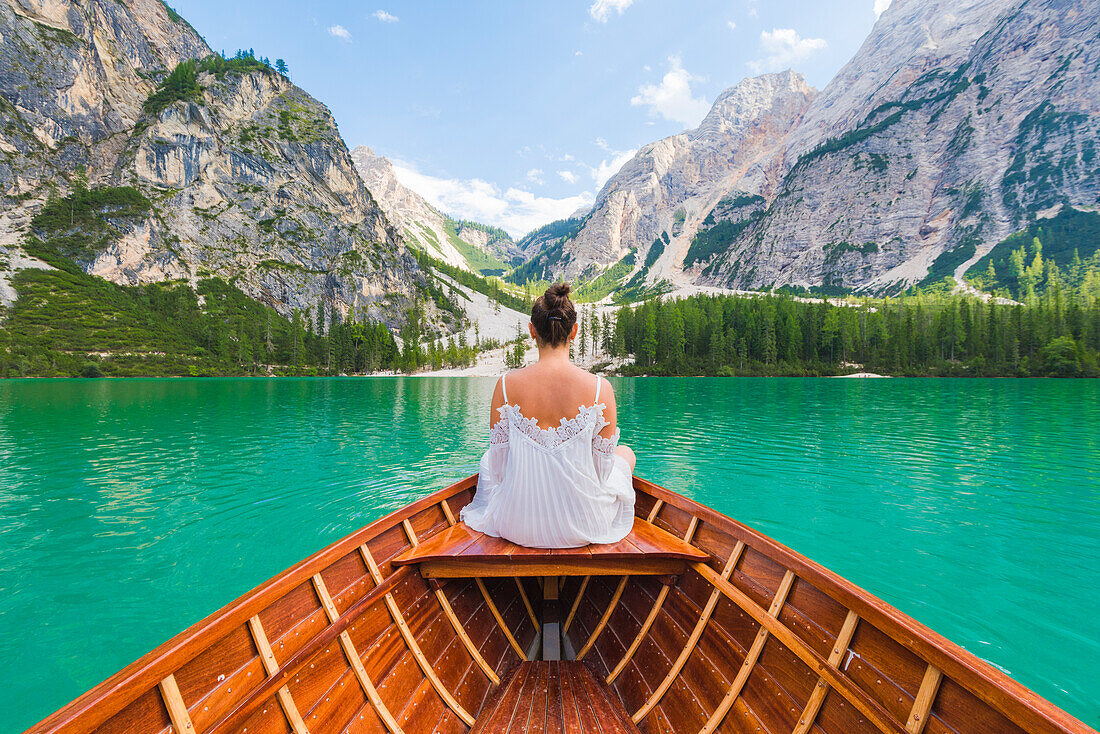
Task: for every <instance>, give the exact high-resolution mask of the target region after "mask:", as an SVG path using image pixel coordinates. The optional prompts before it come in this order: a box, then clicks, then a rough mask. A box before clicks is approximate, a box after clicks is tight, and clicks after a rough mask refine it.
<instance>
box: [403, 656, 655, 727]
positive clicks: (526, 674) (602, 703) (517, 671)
mask: <svg viewBox="0 0 1100 734" xmlns="http://www.w3.org/2000/svg"><path fill="white" fill-rule="evenodd" d="M425 731H427V729H425ZM470 732H471V734H526V733H528V732H529V733H530V734H543V732H578V733H584V734H637V733H638V729H637V727H636V726H634V724H633V722H631V721H630V717H629V716H628V715H627V713H626V710H625V709H624V708H623V707H622V704H621V703H620V702H619V701H618V699H617V698H616V697H615V694H614V693H613V692H612V691H611V690H610V689H608V688H607V686H605V685H604V684H602V683H600V682H599V680H597V679H596V677H595V676H594V675H592V671H591V670H589V669H588V667H587V666H585V665H584V664H582V663H579V662H577V661H569V662H564V661H561V662H559V661H537V662H524V663H520V664H519V665H517V666H516V667H515V668H514V669H513V671H512V672H511V673H510V674H509V675H508V676H507V677H506V678H505V679H504V680H503V681H502V682H501V685H500V688H499V690H498V692H497V693H496V694H495V695H494V697H493V699H492V701H491V703H490V704H489V705H487V706H486V707H485V709H484V710H483V711H482V713H481V715H480V716H478V718H477V721H476V722H475V723H474V725H473V727H472V728H471V729H470Z"/></svg>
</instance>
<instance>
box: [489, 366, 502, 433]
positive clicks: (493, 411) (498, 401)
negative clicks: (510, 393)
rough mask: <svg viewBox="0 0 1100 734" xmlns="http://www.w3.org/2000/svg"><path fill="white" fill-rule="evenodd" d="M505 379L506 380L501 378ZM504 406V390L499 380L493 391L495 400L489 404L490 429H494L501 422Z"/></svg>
mask: <svg viewBox="0 0 1100 734" xmlns="http://www.w3.org/2000/svg"><path fill="white" fill-rule="evenodd" d="M501 379H504V378H501ZM503 405H504V390H503V389H501V387H500V380H497V386H496V388H495V389H494V390H493V400H492V402H490V404H489V428H492V427H493V426H495V425H496V424H497V422H498V421H500V413H499V412H498V411H499V410H500V408H501V407H502V406H503Z"/></svg>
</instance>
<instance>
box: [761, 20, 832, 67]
mask: <svg viewBox="0 0 1100 734" xmlns="http://www.w3.org/2000/svg"><path fill="white" fill-rule="evenodd" d="M825 46H826V43H825V39H824V38H802V37H801V36H799V35H798V32H797V31H795V30H794V29H793V28H773V29H772V30H770V31H761V32H760V48H761V50H762V51H763V52H764V53H765V54H766V56H765V57H764V58H762V59H757V60H756V61H750V62H749V68H750V69H752V71H753V73H754V74H763V73H764V72H768V71H782V70H783V69H788V68H790V67H791V66H793V65H794V64H796V63H798V62H799V61H804V60H806V59H807V58H809V56H810V55H811V54H813V53H814V52H815V51H820V50H821V49H823V48H825Z"/></svg>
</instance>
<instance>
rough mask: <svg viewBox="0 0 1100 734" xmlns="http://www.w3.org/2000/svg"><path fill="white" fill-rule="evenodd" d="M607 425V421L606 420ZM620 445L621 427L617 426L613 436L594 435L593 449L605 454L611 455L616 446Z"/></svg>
mask: <svg viewBox="0 0 1100 734" xmlns="http://www.w3.org/2000/svg"><path fill="white" fill-rule="evenodd" d="M604 425H605V426H606V425H607V423H606V422H605V423H604ZM618 445H619V429H618V428H616V429H615V432H614V433H613V434H611V438H604V437H603V436H600V435H598V434H597V435H595V436H593V437H592V450H593V451H597V452H599V453H601V454H603V455H605V456H611V454H613V453H615V447H616V446H618Z"/></svg>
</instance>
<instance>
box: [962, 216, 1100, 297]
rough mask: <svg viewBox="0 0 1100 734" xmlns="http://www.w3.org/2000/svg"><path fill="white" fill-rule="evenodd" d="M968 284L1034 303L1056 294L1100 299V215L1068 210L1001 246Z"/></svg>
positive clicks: (975, 270)
mask: <svg viewBox="0 0 1100 734" xmlns="http://www.w3.org/2000/svg"><path fill="white" fill-rule="evenodd" d="M966 279H967V280H968V281H969V282H970V283H972V284H973V285H975V286H976V287H978V288H981V289H982V290H985V291H989V292H991V293H995V294H997V295H1001V296H1005V297H1010V298H1017V299H1029V298H1034V297H1035V296H1036V295H1041V294H1044V293H1046V292H1047V291H1048V290H1050V289H1052V288H1058V287H1064V288H1067V289H1072V290H1082V289H1083V291H1084V292H1085V293H1087V294H1091V295H1093V296H1100V214H1097V213H1096V212H1084V211H1078V210H1076V209H1073V208H1069V207H1066V208H1064V209H1062V210H1061V211H1060V212H1059V213H1058V215H1057V216H1055V217H1052V218H1050V219H1040V220H1037V221H1035V222H1032V223H1031V225H1030V226H1029V227H1028V228H1027V229H1026V230H1023V231H1021V232H1017V233H1016V234H1014V235H1011V236H1009V237H1007V238H1006V239H1004V240H1003V241H1002V242H1000V243H998V244H997V246H996V247H994V248H993V249H992V250H990V251H989V253H987V254H986V255H985V257H983V258H981V259H980V260H978V262H976V263H975V264H974V265H973V266H971V267H970V269H969V270H967V271H966Z"/></svg>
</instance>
